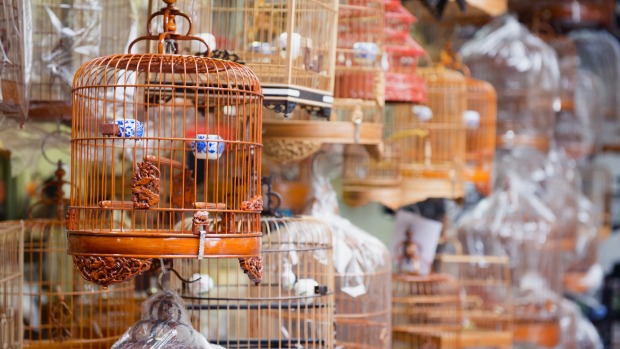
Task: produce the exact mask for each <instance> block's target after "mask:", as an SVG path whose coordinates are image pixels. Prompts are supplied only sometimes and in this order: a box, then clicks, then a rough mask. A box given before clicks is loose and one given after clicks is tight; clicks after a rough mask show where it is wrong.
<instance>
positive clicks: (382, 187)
mask: <svg viewBox="0 0 620 349" xmlns="http://www.w3.org/2000/svg"><path fill="white" fill-rule="evenodd" d="M400 157H401V151H400V148H399V147H398V144H396V143H394V142H385V143H383V151H382V152H381V158H380V159H379V160H377V159H375V158H374V157H373V156H372V155H371V154H370V153H369V152H368V150H367V149H366V148H365V147H364V146H362V145H348V146H346V147H345V149H344V166H343V177H342V199H343V200H344V202H345V203H347V204H348V205H351V206H362V205H365V204H367V203H369V202H381V203H382V202H384V201H385V202H387V203H389V202H391V201H392V200H393V198H394V197H398V195H400V185H401V181H402V177H401V158H400Z"/></svg>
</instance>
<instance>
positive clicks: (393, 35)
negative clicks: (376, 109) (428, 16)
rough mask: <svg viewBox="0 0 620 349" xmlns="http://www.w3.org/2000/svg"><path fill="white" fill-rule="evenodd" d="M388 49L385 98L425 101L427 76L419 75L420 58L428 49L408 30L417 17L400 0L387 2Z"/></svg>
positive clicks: (411, 101)
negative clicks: (423, 77)
mask: <svg viewBox="0 0 620 349" xmlns="http://www.w3.org/2000/svg"><path fill="white" fill-rule="evenodd" d="M385 8H386V13H385V52H386V55H387V59H388V64H389V69H388V71H387V72H386V74H385V101H386V102H409V103H422V102H424V101H425V100H426V86H425V84H424V80H423V79H421V78H420V77H418V76H417V75H416V74H415V72H416V67H417V65H418V58H419V57H421V56H424V55H425V54H426V52H425V51H424V49H423V48H422V46H420V45H419V44H418V43H417V42H416V41H415V40H413V38H412V37H411V36H410V34H409V29H410V27H411V25H412V24H413V23H415V21H416V18H415V17H414V16H413V15H412V14H411V13H409V11H408V10H407V9H406V8H404V7H403V6H402V5H401V4H400V3H399V2H396V3H395V4H394V2H393V1H390V2H386V7H385Z"/></svg>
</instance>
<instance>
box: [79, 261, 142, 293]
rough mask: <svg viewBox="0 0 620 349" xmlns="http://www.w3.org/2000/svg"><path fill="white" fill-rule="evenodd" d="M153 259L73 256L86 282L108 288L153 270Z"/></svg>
mask: <svg viewBox="0 0 620 349" xmlns="http://www.w3.org/2000/svg"><path fill="white" fill-rule="evenodd" d="M151 263H152V260H151V259H139V258H126V257H101V256H73V264H74V265H75V267H76V268H77V269H78V270H79V271H80V274H82V277H83V278H84V279H85V280H86V281H90V282H92V283H95V284H97V285H100V286H103V287H107V286H108V285H111V284H116V283H120V282H123V281H127V280H129V279H131V278H133V277H134V276H136V275H140V274H142V273H144V272H145V271H148V270H149V269H150V268H151Z"/></svg>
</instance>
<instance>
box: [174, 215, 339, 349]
mask: <svg viewBox="0 0 620 349" xmlns="http://www.w3.org/2000/svg"><path fill="white" fill-rule="evenodd" d="M261 227H262V232H263V238H262V256H263V268H264V276H263V282H262V283H261V284H260V285H259V286H254V285H253V284H252V283H250V282H249V281H248V280H247V278H245V277H244V276H243V274H242V273H241V272H240V271H239V269H238V268H236V266H235V265H234V263H233V262H231V261H230V260H218V259H207V260H203V261H198V260H188V259H184V260H180V261H179V262H178V263H177V262H175V264H174V265H175V267H176V266H177V265H178V272H179V273H180V274H181V275H184V276H186V277H187V278H190V279H191V280H197V281H195V282H192V283H189V284H177V285H176V286H174V287H177V288H179V289H180V294H181V295H182V297H183V298H184V300H185V302H186V304H187V307H188V310H189V313H190V317H191V319H192V323H193V326H194V328H196V329H197V330H199V331H200V332H201V333H202V334H203V335H205V337H206V338H207V339H208V340H209V342H210V343H212V344H218V345H221V346H223V347H225V348H228V349H234V348H298V347H300V348H301V347H303V348H322V349H333V348H335V344H334V335H335V333H334V306H335V305H334V265H333V257H332V253H333V246H332V234H331V231H330V230H329V227H327V226H326V225H325V224H323V223H321V222H320V221H318V220H315V219H313V218H309V217H303V218H274V217H264V218H262V219H261Z"/></svg>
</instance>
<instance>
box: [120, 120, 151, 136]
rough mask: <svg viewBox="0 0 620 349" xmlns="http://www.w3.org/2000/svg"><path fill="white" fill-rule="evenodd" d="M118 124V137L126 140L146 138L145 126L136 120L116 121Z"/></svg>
mask: <svg viewBox="0 0 620 349" xmlns="http://www.w3.org/2000/svg"><path fill="white" fill-rule="evenodd" d="M116 124H117V125H118V126H119V132H118V133H117V134H116V137H125V138H131V137H136V138H142V137H143V136H144V125H143V124H142V123H141V122H140V121H138V120H134V119H116Z"/></svg>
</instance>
